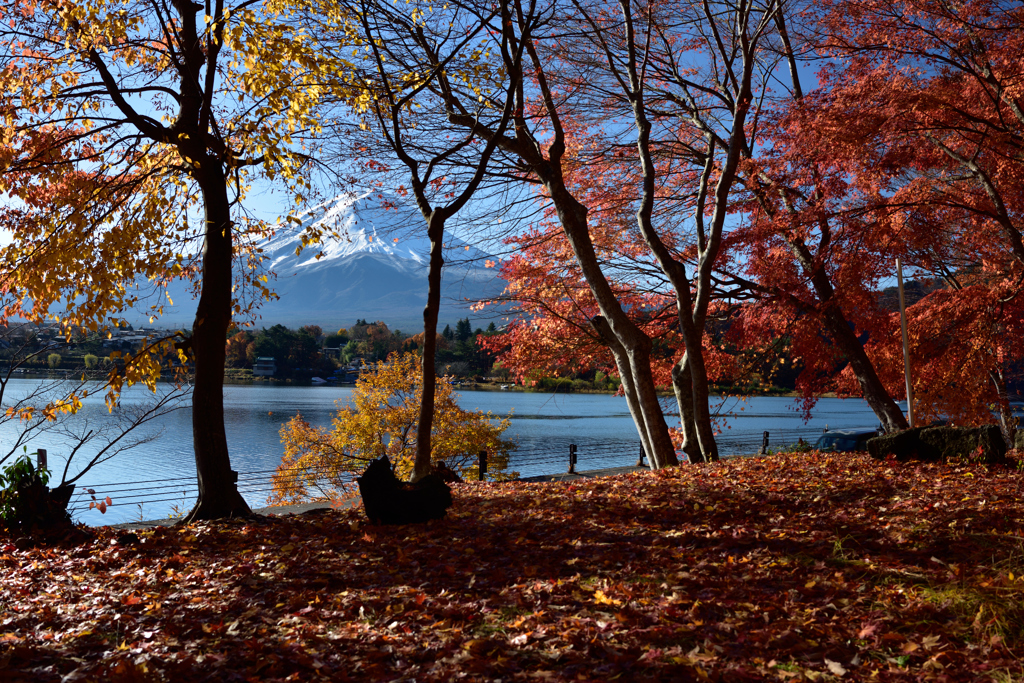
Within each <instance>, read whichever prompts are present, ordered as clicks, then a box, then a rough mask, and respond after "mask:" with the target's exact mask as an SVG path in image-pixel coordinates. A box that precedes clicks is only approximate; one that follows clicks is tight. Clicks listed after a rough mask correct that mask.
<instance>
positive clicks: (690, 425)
mask: <svg viewBox="0 0 1024 683" xmlns="http://www.w3.org/2000/svg"><path fill="white" fill-rule="evenodd" d="M672 389H673V391H674V392H675V395H676V405H678V406H679V424H680V427H682V430H683V448H682V450H683V453H686V457H687V458H689V460H690V462H705V460H704V454H703V453H701V450H700V443H699V442H698V440H697V426H696V423H695V422H694V416H695V413H694V410H693V380H692V375H691V374H690V364H689V362H688V360H687V357H686V353H685V352H684V353H683V357H682V358H680V359H679V361H678V362H677V363H676V364H675V365H673V366H672Z"/></svg>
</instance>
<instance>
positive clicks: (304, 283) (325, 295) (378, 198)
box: [161, 191, 504, 332]
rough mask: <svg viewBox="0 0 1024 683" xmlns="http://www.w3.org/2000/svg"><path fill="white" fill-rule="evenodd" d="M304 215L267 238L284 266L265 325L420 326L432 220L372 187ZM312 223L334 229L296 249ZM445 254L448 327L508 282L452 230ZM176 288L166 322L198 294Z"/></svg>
mask: <svg viewBox="0 0 1024 683" xmlns="http://www.w3.org/2000/svg"><path fill="white" fill-rule="evenodd" d="M298 218H299V219H300V220H301V223H299V224H296V223H294V222H290V223H288V224H287V225H283V226H282V227H281V228H280V229H279V230H278V232H277V233H276V234H275V235H274V236H273V237H272V238H271V239H269V240H268V241H267V242H266V243H264V244H263V245H261V248H262V251H263V257H264V266H265V267H266V268H267V270H268V271H271V272H272V273H274V274H275V275H276V279H275V278H274V277H271V279H270V286H271V289H273V290H274V291H275V292H276V293H277V294H278V296H279V299H277V300H275V301H266V302H264V303H263V304H262V306H261V307H260V310H259V315H260V319H259V320H258V321H257V327H270V326H271V325H275V324H282V325H287V326H289V327H298V326H301V325H305V324H317V325H321V326H322V327H323V328H324V329H325V330H330V329H332V328H333V329H336V328H338V327H349V326H351V325H352V324H353V323H355V321H356V320H357V319H358V318H365V319H367V320H370V321H374V320H382V321H384V322H386V323H387V324H388V325H389V327H391V329H396V328H398V329H401V330H403V331H405V332H416V331H418V330H419V329H420V328H421V327H422V324H423V307H424V306H425V305H426V300H427V263H428V259H429V253H430V241H429V240H428V239H427V237H426V224H425V221H424V220H423V217H422V216H421V215H420V213H419V211H418V210H417V209H416V207H415V206H413V205H411V202H408V201H406V200H404V199H403V200H399V199H398V198H395V197H386V198H385V197H383V196H382V195H381V194H380V193H378V192H376V191H373V192H364V193H361V194H357V195H352V196H343V197H339V198H338V199H336V200H334V201H332V202H329V203H327V204H324V205H322V206H319V207H316V208H315V209H314V210H312V211H310V212H308V213H306V214H304V215H301V216H299V217H298ZM311 225H315V226H317V227H320V228H323V229H324V230H325V232H329V233H333V235H330V234H325V236H324V238H323V240H322V242H321V243H320V244H311V245H308V246H306V247H304V248H303V249H301V250H300V253H299V254H296V253H295V252H296V249H297V247H299V246H300V245H301V243H302V235H303V234H304V233H305V231H306V229H307V228H308V227H310V226H311ZM444 258H445V269H444V272H443V275H442V285H443V286H442V303H441V315H440V318H439V319H440V322H441V326H442V327H443V326H444V325H445V324H446V323H450V324H454V323H455V321H456V320H458V319H460V318H464V317H467V316H469V317H474V316H472V315H470V311H469V305H470V302H471V301H472V300H477V299H481V298H485V297H489V296H494V295H496V294H499V293H500V292H501V291H502V289H503V288H504V282H503V281H502V280H500V279H499V278H498V277H497V269H496V268H487V267H486V262H487V261H488V260H489V255H488V254H486V253H484V252H483V251H481V250H479V249H477V248H476V247H473V246H472V245H468V244H465V243H463V242H460V241H459V240H457V239H455V238H447V239H446V240H445V250H444ZM490 258H493V257H490ZM174 290H177V291H174ZM170 293H171V297H172V299H173V300H174V302H175V306H174V310H173V312H171V313H169V314H166V315H165V316H164V318H163V319H162V321H161V322H163V323H165V324H172V325H179V324H180V325H189V324H191V320H192V316H193V315H194V313H195V302H194V301H193V300H192V298H191V296H190V295H188V294H185V290H184V288H180V289H179V288H177V287H173V286H172V288H171V292H170Z"/></svg>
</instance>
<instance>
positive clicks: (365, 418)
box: [269, 353, 515, 504]
mask: <svg viewBox="0 0 1024 683" xmlns="http://www.w3.org/2000/svg"><path fill="white" fill-rule="evenodd" d="M421 396H422V390H421V382H420V360H419V357H418V356H417V355H416V354H414V353H405V354H402V355H399V354H394V355H392V356H391V357H390V358H389V359H388V360H387V361H386V362H383V363H378V364H377V366H376V367H375V368H374V370H373V372H369V373H364V374H363V375H362V376H361V377H360V378H359V381H357V382H356V388H355V391H354V392H353V394H352V401H353V404H352V405H348V404H345V405H342V406H340V408H339V410H338V412H337V414H336V415H335V416H334V419H333V420H332V423H331V427H330V428H329V429H321V428H319V427H314V426H312V425H310V424H309V423H308V422H306V421H305V420H303V419H302V416H301V415H296V416H295V417H293V418H292V419H291V420H290V421H289V422H288V424H286V425H284V426H283V427H282V428H281V442H282V443H283V444H284V457H283V458H282V459H281V464H280V465H279V466H278V468H277V472H276V473H275V474H274V493H273V494H272V495H271V496H270V498H269V502H270V503H271V504H283V503H295V502H300V501H303V500H307V499H310V498H318V499H327V500H340V499H342V498H344V497H346V496H348V495H351V494H352V487H353V486H354V484H355V477H357V476H358V475H359V474H361V473H362V471H363V470H364V469H366V466H367V464H368V463H369V462H370V460H373V459H374V458H378V457H380V456H382V455H387V456H388V457H389V458H390V459H391V462H392V464H393V465H394V467H395V473H396V474H397V475H398V477H399V478H400V479H406V478H407V477H408V475H409V474H410V473H411V472H412V467H413V461H414V460H415V457H416V424H417V421H418V420H417V418H418V417H419V406H420V400H421ZM508 426H509V420H508V418H502V419H498V418H495V417H494V415H492V414H491V413H484V412H482V411H476V412H473V411H467V410H463V409H462V408H460V407H459V406H458V404H457V403H456V402H455V398H454V397H453V396H452V389H451V385H450V384H449V383H448V382H447V381H444V379H439V381H438V383H437V388H436V391H435V393H434V422H433V431H432V432H431V442H430V443H431V456H432V460H434V461H435V462H436V461H439V460H443V461H444V462H445V463H446V464H447V465H448V466H449V467H451V468H452V469H453V470H455V471H456V472H459V473H460V474H461V475H462V476H463V477H466V478H471V479H476V478H477V476H478V470H477V456H478V454H479V452H480V451H484V450H485V451H487V473H488V475H490V476H491V477H492V478H494V479H505V478H509V477H511V476H514V473H508V472H506V469H507V467H508V458H509V453H510V451H511V450H512V449H514V448H515V443H514V442H512V441H509V440H506V439H502V438H501V435H502V433H503V432H504V431H505V430H506V429H507V428H508Z"/></svg>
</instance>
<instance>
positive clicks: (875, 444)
mask: <svg viewBox="0 0 1024 683" xmlns="http://www.w3.org/2000/svg"><path fill="white" fill-rule="evenodd" d="M920 434H921V428H920V427H916V428H914V429H904V430H903V431H902V432H890V433H888V434H882V435H881V436H876V437H875V438H873V439H868V444H867V445H868V453H870V454H871V457H872V458H875V459H876V460H883V459H885V458H887V457H888V456H890V455H892V456H895V457H896V459H897V460H899V461H901V462H902V461H904V460H932V459H933V458H930V457H929V456H930V455H932V454H931V453H930V452H928V451H925V452H921V451H922V446H923V444H922V443H921V438H920Z"/></svg>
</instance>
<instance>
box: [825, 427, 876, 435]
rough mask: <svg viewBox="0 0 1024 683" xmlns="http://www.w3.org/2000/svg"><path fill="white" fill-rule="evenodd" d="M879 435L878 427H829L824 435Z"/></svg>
mask: <svg viewBox="0 0 1024 683" xmlns="http://www.w3.org/2000/svg"><path fill="white" fill-rule="evenodd" d="M868 435H871V436H877V435H878V430H877V429H829V430H828V431H826V432H822V436H868Z"/></svg>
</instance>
